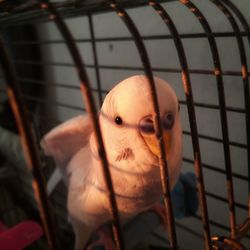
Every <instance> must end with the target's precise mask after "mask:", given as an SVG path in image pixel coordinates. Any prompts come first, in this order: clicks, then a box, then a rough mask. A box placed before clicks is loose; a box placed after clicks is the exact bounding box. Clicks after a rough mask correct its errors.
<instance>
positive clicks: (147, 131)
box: [140, 117, 172, 158]
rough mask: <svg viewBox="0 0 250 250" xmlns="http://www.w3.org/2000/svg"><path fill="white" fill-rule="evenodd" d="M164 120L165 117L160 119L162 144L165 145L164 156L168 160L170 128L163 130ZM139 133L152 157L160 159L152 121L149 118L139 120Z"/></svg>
mask: <svg viewBox="0 0 250 250" xmlns="http://www.w3.org/2000/svg"><path fill="white" fill-rule="evenodd" d="M164 119H166V118H165V117H163V118H162V122H163V142H164V145H165V151H166V156H167V158H168V155H169V152H170V149H171V139H172V138H171V128H172V127H171V128H170V129H167V128H165V126H164V124H165V123H164ZM140 132H141V135H142V137H143V139H144V141H145V143H146V145H147V146H148V148H149V149H150V151H151V152H152V153H153V154H154V155H156V156H157V157H160V155H161V150H160V146H159V142H158V140H157V138H156V135H155V130H154V124H153V120H152V118H151V117H145V118H143V119H142V120H141V122H140Z"/></svg>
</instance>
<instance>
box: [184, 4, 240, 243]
mask: <svg viewBox="0 0 250 250" xmlns="http://www.w3.org/2000/svg"><path fill="white" fill-rule="evenodd" d="M182 2H183V3H184V4H185V5H186V6H187V7H188V8H189V10H190V11H191V12H192V13H193V14H194V15H195V17H196V18H197V20H198V21H199V22H200V24H201V25H202V27H203V29H204V31H205V32H206V34H207V38H208V41H209V45H210V49H211V52H212V57H213V62H214V67H215V68H214V74H215V77H216V82H217V88H218V95H219V104H220V118H221V129H222V142H223V148H224V158H225V168H226V178H227V192H228V205H229V211H230V225H231V235H232V237H233V238H234V237H235V234H236V217H235V208H234V189H233V178H232V164H231V154H230V148H229V135H228V124H227V113H226V104H225V92H224V82H223V78H222V75H221V71H222V69H221V63H220V59H219V53H218V48H217V44H216V41H215V38H214V36H213V32H212V30H211V28H210V26H209V24H208V22H207V20H206V18H205V17H204V15H203V14H202V13H201V11H200V10H199V9H198V8H197V7H196V6H195V5H194V4H193V3H192V2H191V1H182Z"/></svg>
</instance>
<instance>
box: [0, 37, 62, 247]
mask: <svg viewBox="0 0 250 250" xmlns="http://www.w3.org/2000/svg"><path fill="white" fill-rule="evenodd" d="M0 55H1V57H0V58H1V62H2V68H3V72H4V75H5V80H6V85H7V89H6V92H7V95H8V98H9V102H10V105H11V108H12V110H13V113H14V116H15V119H16V123H17V126H18V131H19V135H20V140H21V143H22V147H23V151H24V155H25V160H26V162H27V167H28V169H29V171H31V172H32V175H33V177H34V178H33V180H32V187H33V190H34V195H35V198H36V201H37V204H38V208H39V212H40V217H41V220H42V223H43V228H44V230H45V235H46V238H47V242H48V247H49V249H51V250H53V249H59V242H58V239H57V236H56V230H55V224H54V221H53V216H52V214H51V211H50V204H49V200H48V196H47V193H46V186H45V180H44V177H43V175H42V172H41V171H42V163H41V161H40V158H39V152H38V148H37V145H36V141H35V138H34V134H33V132H32V128H31V125H30V124H31V123H30V121H29V118H28V115H27V111H26V107H25V105H24V103H23V101H22V97H21V91H20V89H19V83H18V81H17V76H16V73H15V70H14V68H13V66H12V63H11V60H10V57H9V55H8V53H7V49H6V48H5V46H4V44H3V42H2V39H0Z"/></svg>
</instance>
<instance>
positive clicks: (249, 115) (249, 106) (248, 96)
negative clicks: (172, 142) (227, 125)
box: [221, 0, 250, 226]
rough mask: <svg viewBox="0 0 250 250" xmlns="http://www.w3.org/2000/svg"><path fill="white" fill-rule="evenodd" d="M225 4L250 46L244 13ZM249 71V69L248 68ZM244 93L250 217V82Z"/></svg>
mask: <svg viewBox="0 0 250 250" xmlns="http://www.w3.org/2000/svg"><path fill="white" fill-rule="evenodd" d="M221 1H222V2H223V3H224V4H226V5H227V6H228V7H229V8H230V9H231V10H232V11H233V12H234V13H235V15H236V16H237V17H238V19H239V20H240V22H241V24H242V26H243V28H244V30H245V32H246V37H247V39H248V43H249V46H250V27H249V25H248V23H247V21H246V19H245V17H244V16H243V14H242V13H241V12H240V10H239V9H238V8H237V7H236V5H235V4H234V3H232V2H231V1H230V0H227V1H225V0H221ZM246 71H247V69H246ZM244 93H245V108H246V124H247V157H248V179H249V181H248V217H250V135H249V133H250V121H249V119H250V92H249V82H248V84H244ZM249 226H250V225H249Z"/></svg>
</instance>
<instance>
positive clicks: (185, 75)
mask: <svg viewBox="0 0 250 250" xmlns="http://www.w3.org/2000/svg"><path fill="white" fill-rule="evenodd" d="M149 5H151V6H152V7H153V8H154V9H155V10H156V12H157V13H158V14H159V15H160V16H161V18H162V19H163V21H164V22H165V23H166V25H167V26H168V29H169V31H170V32H171V35H172V36H173V40H174V43H175V47H176V50H177V54H178V58H179V62H180V65H181V70H182V81H183V87H184V92H185V95H186V101H187V106H188V113H189V123H190V128H191V137H192V143H193V151H194V159H195V162H194V163H195V173H196V176H197V180H198V191H199V199H200V204H201V206H202V222H203V229H204V238H205V246H206V249H212V246H211V241H210V227H209V219H208V211H207V203H206V197H205V186H204V178H203V172H202V162H201V156H200V146H199V139H198V129H197V123H196V116H195V110H194V101H193V94H192V85H191V81H190V76H189V69H188V63H187V59H186V55H185V51H184V47H183V45H182V41H181V39H180V36H179V33H178V31H177V29H176V27H175V25H174V23H173V21H172V19H171V17H170V16H169V15H168V13H167V11H166V10H165V9H164V8H163V7H162V6H161V5H160V4H159V3H157V2H156V1H154V0H153V1H149Z"/></svg>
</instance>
